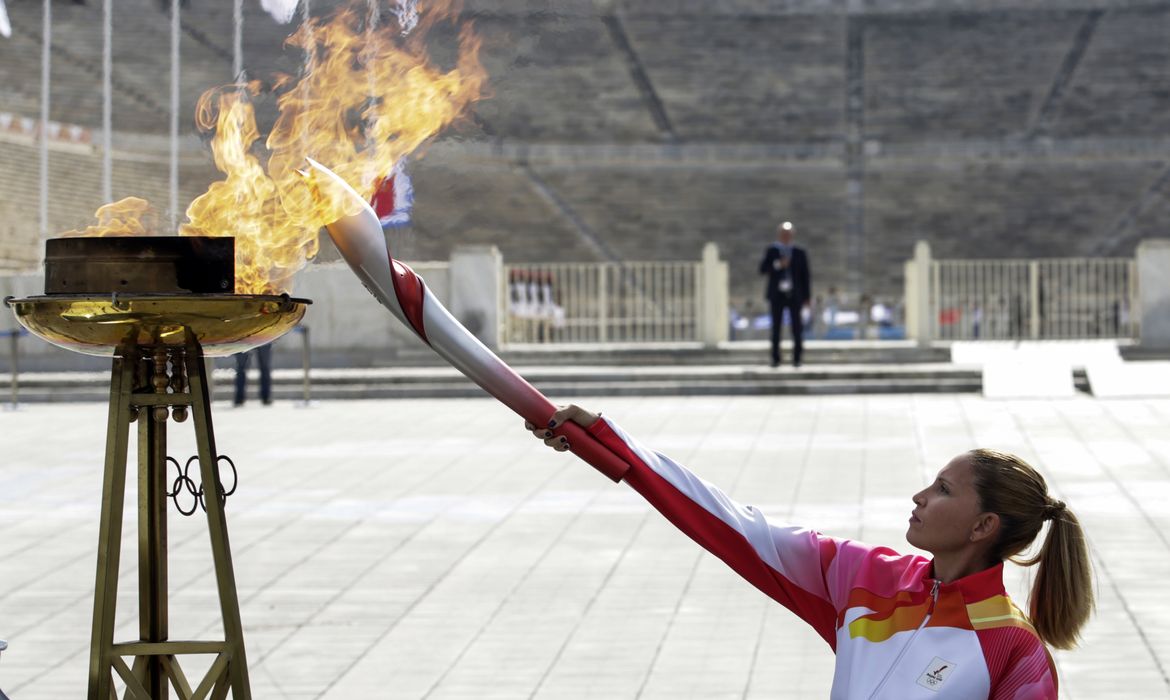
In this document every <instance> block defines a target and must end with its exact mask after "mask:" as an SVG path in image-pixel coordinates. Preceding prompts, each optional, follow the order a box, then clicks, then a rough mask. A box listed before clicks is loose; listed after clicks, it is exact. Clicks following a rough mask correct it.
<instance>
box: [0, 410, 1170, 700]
mask: <svg viewBox="0 0 1170 700" xmlns="http://www.w3.org/2000/svg"><path fill="white" fill-rule="evenodd" d="M581 403H585V404H586V405H590V406H593V407H595V408H598V409H603V410H604V411H605V412H606V413H607V414H608V415H610V416H612V417H614V418H616V419H617V420H618V421H619V422H620V423H621V424H622V425H623V426H624V427H626V428H627V429H628V430H629V431H630V432H632V433H633V434H635V435H636V436H638V437H640V438H641V439H642V440H643V441H644V442H647V443H648V444H650V445H652V446H654V447H656V448H658V449H660V450H662V451H665V452H668V453H670V454H672V455H673V456H675V457H676V458H678V459H680V460H681V461H683V462H684V463H686V464H688V465H690V466H691V467H692V468H693V469H695V470H696V471H698V472H700V473H701V474H703V475H704V476H706V477H708V478H709V479H711V480H713V481H715V482H716V483H718V484H720V485H722V486H723V487H725V488H726V489H727V490H728V491H730V492H731V493H732V494H733V495H735V496H736V497H737V498H739V499H740V500H741V501H744V502H749V503H753V504H755V505H757V506H759V507H761V508H762V509H764V510H765V511H768V512H770V513H772V514H774V515H776V516H778V517H782V518H789V519H791V520H793V521H796V522H800V523H807V524H811V525H815V526H816V527H818V528H819V529H821V530H824V531H826V532H829V533H832V534H836V535H841V536H846V537H858V538H863V539H866V540H869V541H873V542H882V543H888V544H891V545H894V546H897V547H899V548H903V549H904V548H906V547H907V545H906V544H905V542H904V540H903V538H902V534H903V531H904V529H905V523H906V518H907V517H908V515H909V511H910V508H911V503H910V495H911V494H912V493H913V492H914V491H916V490H917V489H919V488H920V487H921V486H922V484H923V483H924V482H925V481H926V480H927V479H928V478H929V477H930V476H932V475H933V473H934V472H935V471H936V470H937V469H938V468H940V467H941V466H942V465H943V464H944V463H945V462H946V461H947V460H948V459H949V458H950V457H951V456H953V455H954V454H956V453H958V452H961V451H963V450H965V449H967V448H969V447H971V446H974V445H986V446H995V447H999V448H1003V449H1008V450H1013V451H1017V452H1019V453H1021V454H1022V455H1023V456H1025V457H1026V458H1028V459H1029V460H1032V461H1033V463H1034V464H1036V465H1038V466H1039V467H1041V468H1042V469H1043V471H1044V472H1045V473H1046V475H1047V476H1048V477H1049V478H1050V480H1051V482H1052V483H1053V485H1054V487H1055V490H1056V491H1057V492H1058V494H1059V496H1060V497H1061V498H1063V499H1064V500H1066V501H1067V502H1068V503H1069V505H1070V507H1071V508H1073V509H1075V511H1076V512H1077V513H1078V515H1080V516H1081V518H1082V519H1083V520H1084V521H1085V523H1086V526H1087V528H1088V531H1089V533H1090V535H1091V537H1092V545H1093V551H1094V555H1095V559H1096V575H1097V580H1098V596H1099V603H1098V609H1097V614H1096V617H1095V618H1094V619H1093V621H1092V622H1091V624H1090V626H1089V627H1088V630H1087V633H1086V635H1085V640H1084V644H1083V646H1082V648H1081V649H1080V650H1078V651H1075V652H1071V653H1058V654H1057V655H1056V658H1057V662H1058V664H1059V667H1060V673H1061V677H1062V681H1063V690H1064V693H1063V696H1064V697H1068V698H1107V697H1118V698H1158V697H1170V679H1168V677H1167V673H1168V670H1170V604H1168V603H1166V602H1164V601H1163V600H1162V597H1163V593H1162V592H1161V588H1162V586H1163V585H1165V581H1167V580H1170V556H1168V555H1170V542H1168V539H1167V538H1168V534H1167V533H1170V458H1168V457H1167V456H1168V455H1170V401H1168V400H1160V401H1112V402H1110V401H1099V400H1094V399H1091V398H1087V397H1083V396H1082V397H1078V398H1075V399H1070V400H1065V401H1019V402H989V401H986V400H984V399H982V398H979V397H978V396H974V395H898V396H858V397H849V396H833V397H808V398H797V397H792V398H787V397H785V398H770V397H741V398H719V397H714V398H712V397H704V398H669V399H629V398H623V399H596V400H591V401H582V402H581ZM216 411H217V413H216V420H217V421H218V424H217V434H218V442H219V447H220V449H221V451H222V452H224V453H225V454H228V455H230V456H231V457H232V458H234V459H235V461H236V463H237V464H238V465H239V467H240V473H241V483H240V488H239V492H238V493H237V494H236V495H234V496H233V497H232V498H231V500H230V501H229V518H230V526H231V535H232V543H233V547H234V555H235V563H236V570H237V576H238V579H239V589H240V594H241V598H242V601H243V618H244V626H245V630H246V636H247V644H248V654H249V659H250V663H251V667H252V671H251V678H252V686H253V690H254V695H255V697H257V698H259V699H261V700H268V699H270V698H338V699H347V700H348V699H352V698H422V697H428V698H496V697H498V698H528V697H539V698H555V699H557V700H560V699H573V698H605V699H607V700H610V699H619V698H635V697H641V698H680V697H694V698H723V697H729V698H730V697H735V698H739V697H753V698H755V697H759V698H765V697H767V698H774V697H780V698H824V697H827V696H828V689H829V683H830V679H831V668H832V661H833V659H832V655H831V653H830V651H829V649H828V647H827V646H826V645H825V644H824V643H823V642H822V641H820V639H819V638H818V637H816V636H815V635H813V634H812V633H811V632H810V631H809V630H807V629H805V628H804V626H803V624H802V623H800V622H799V621H797V620H795V619H794V617H793V616H792V615H791V614H789V613H788V612H787V611H785V610H784V609H783V608H781V607H779V606H778V605H775V604H771V603H769V601H768V600H766V599H765V598H763V597H762V596H761V595H760V594H758V593H756V592H755V591H754V590H753V589H752V588H750V587H749V586H748V585H747V584H745V583H742V582H741V581H739V580H738V579H737V578H736V577H734V576H733V575H731V574H730V573H729V572H728V571H727V570H725V568H724V567H723V566H722V564H720V563H719V562H718V561H716V560H715V559H714V558H713V557H710V556H709V555H705V554H703V553H702V552H701V551H700V550H699V549H698V548H697V547H696V546H695V545H693V544H691V543H690V542H689V541H687V540H685V539H684V538H683V537H682V536H680V535H679V534H677V532H676V531H674V530H673V529H672V528H671V527H670V526H668V525H667V524H666V523H665V522H664V521H663V520H662V519H661V518H660V517H659V516H657V515H656V514H653V513H650V512H648V510H647V508H646V507H645V506H644V505H643V504H642V503H641V501H640V500H638V499H637V498H635V497H633V496H632V495H631V492H629V491H628V489H627V488H626V487H624V486H621V485H614V484H611V483H609V482H608V481H607V480H605V479H604V478H603V477H601V476H600V475H598V474H596V473H594V472H593V471H592V470H591V469H589V468H588V467H586V466H584V465H583V464H581V463H579V462H576V461H575V459H574V458H571V457H569V456H566V455H556V454H553V453H551V452H548V451H547V450H546V449H545V448H544V447H543V446H541V445H539V444H538V443H537V442H536V441H535V440H533V439H531V438H530V437H528V436H527V435H526V434H524V433H523V432H522V431H521V430H520V428H519V426H518V424H517V420H516V418H515V417H514V416H513V415H511V414H510V413H509V412H508V411H507V410H506V409H504V408H503V407H501V406H500V405H498V404H496V403H495V402H493V401H490V400H412V401H366V402H358V401H355V402H328V403H321V404H319V405H317V406H315V407H311V408H297V407H295V406H293V405H292V404H290V403H279V404H277V405H275V406H273V407H271V408H264V407H261V406H253V405H249V406H247V407H245V408H243V409H237V410H233V409H231V408H230V407H228V406H225V405H218V406H217V408H216ZM188 425H189V424H188ZM104 426H105V407H104V405H101V404H96V403H94V404H49V405H45V404H42V405H34V406H28V407H25V408H22V409H21V410H19V411H15V412H13V411H7V412H0V637H4V638H6V639H8V640H9V642H10V644H11V648H10V650H9V651H7V652H5V653H4V655H3V659H2V660H0V687H2V688H3V689H4V690H5V691H7V692H8V693H9V694H10V695H11V696H12V697H13V698H14V700H35V699H36V698H45V699H53V700H59V699H61V698H77V697H82V696H83V695H84V686H85V677H86V663H87V648H88V643H89V625H90V610H91V599H92V588H93V568H94V558H95V545H96V540H97V536H96V524H97V520H98V505H99V504H98V501H99V497H100V480H101V474H100V464H101V455H102V449H103V440H104V435H103V431H104ZM171 448H172V449H171V454H172V455H173V456H176V457H178V458H180V459H183V460H185V458H186V456H187V455H189V454H191V453H192V450H191V437H190V428H189V427H188V426H187V425H183V426H179V427H178V428H177V429H175V430H174V431H173V432H172V436H171ZM131 483H133V480H132V482H131ZM131 512H132V511H131ZM170 522H171V555H172V558H171V581H172V584H171V585H172V596H173V602H172V612H171V629H172V637H173V638H180V639H181V638H212V637H214V636H215V635H216V634H217V624H218V623H217V620H218V614H217V612H216V603H215V595H214V588H213V584H212V580H211V578H210V576H209V570H210V569H209V567H210V553H209V547H208V546H207V539H206V534H205V533H206V526H205V523H204V522H203V521H201V520H198V519H196V518H182V517H179V516H177V515H175V516H174V517H172V518H171V521H170ZM134 537H135V533H134V523H133V522H128V523H127V532H126V545H125V547H126V549H125V550H124V551H125V552H126V556H124V557H123V564H124V566H123V573H122V577H123V578H122V580H123V582H124V585H123V586H122V590H123V592H124V594H125V595H124V596H123V598H122V600H121V603H120V607H119V620H120V621H121V625H122V630H121V634H120V635H119V636H120V638H129V637H131V636H136V630H137V624H136V617H135V613H136V610H135V600H136V598H135V596H136V593H137V587H136V586H135V585H134V581H135V578H134V576H135V570H134V567H135V563H136V558H135V557H134V555H133V553H132V549H130V548H131V547H132V546H133V543H134V541H135V540H134ZM1012 585H1013V586H1015V587H1016V589H1017V591H1018V592H1017V593H1016V595H1017V596H1018V597H1020V598H1022V597H1023V572H1022V571H1021V570H1019V569H1015V570H1014V571H1013V572H1012ZM187 665H188V667H192V666H194V664H192V663H188V664H187ZM189 670H190V668H189Z"/></svg>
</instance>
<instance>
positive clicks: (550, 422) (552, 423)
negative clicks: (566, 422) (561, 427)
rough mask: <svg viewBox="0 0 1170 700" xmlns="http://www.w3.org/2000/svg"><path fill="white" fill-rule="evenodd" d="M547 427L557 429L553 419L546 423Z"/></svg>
mask: <svg viewBox="0 0 1170 700" xmlns="http://www.w3.org/2000/svg"><path fill="white" fill-rule="evenodd" d="M548 427H550V428H555V427H557V421H556V419H555V418H554V419H552V420H550V421H549V422H548Z"/></svg>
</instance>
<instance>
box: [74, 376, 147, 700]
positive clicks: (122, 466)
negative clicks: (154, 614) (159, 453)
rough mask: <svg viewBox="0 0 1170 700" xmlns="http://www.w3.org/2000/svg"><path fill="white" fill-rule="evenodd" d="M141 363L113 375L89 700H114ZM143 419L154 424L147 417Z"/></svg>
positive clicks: (103, 480) (95, 592)
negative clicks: (129, 465) (133, 404)
mask: <svg viewBox="0 0 1170 700" xmlns="http://www.w3.org/2000/svg"><path fill="white" fill-rule="evenodd" d="M137 361H138V358H137V357H136V356H135V355H130V357H115V358H114V362H113V369H112V371H111V374H110V411H109V417H108V419H107V421H106V466H105V476H104V477H103V479H102V515H101V522H100V525H99V526H98V554H97V581H96V583H95V584H94V595H93V627H92V629H91V636H90V645H89V695H88V698H89V700H109V698H110V694H111V683H112V679H111V677H110V656H109V655H110V654H111V653H113V652H112V648H111V647H112V646H113V643H114V620H115V612H116V608H117V602H118V564H119V560H120V558H121V553H122V511H123V505H124V501H125V498H126V450H127V443H128V442H129V433H130V394H131V392H132V391H133V390H134V375H135V370H136V367H135V363H136V362H137ZM140 420H149V418H148V417H147V416H146V414H145V412H143V415H142V417H141V418H140Z"/></svg>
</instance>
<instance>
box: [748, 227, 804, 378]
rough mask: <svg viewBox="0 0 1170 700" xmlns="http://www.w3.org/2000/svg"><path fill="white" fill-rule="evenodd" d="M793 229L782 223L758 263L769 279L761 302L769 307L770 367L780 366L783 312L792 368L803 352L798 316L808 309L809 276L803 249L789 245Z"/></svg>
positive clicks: (800, 320)
mask: <svg viewBox="0 0 1170 700" xmlns="http://www.w3.org/2000/svg"><path fill="white" fill-rule="evenodd" d="M795 238H796V228H795V227H794V226H793V225H792V222H789V221H785V222H784V223H782V224H780V226H779V228H777V229H776V239H777V240H776V242H775V243H773V244H772V245H770V246H768V249H767V250H766V251H764V259H763V260H761V261H760V274H761V275H767V276H768V286H767V287H766V288H765V289H764V298H765V299H767V300H768V303H769V304H770V305H771V307H772V366H773V367H778V366H779V365H780V328H781V326H782V325H783V323H784V311H785V310H787V311H788V323H789V325H791V326H792V366H793V367H799V366H800V356H801V354H802V353H803V351H804V319H803V318H801V312H802V311H803V310H804V309H805V308H806V307H807V306H808V304H809V299H810V298H811V295H810V293H809V292H810V287H811V283H812V274H811V273H810V272H809V267H808V255H807V254H805V252H804V250H803V249H802V248H797V247H796V246H795V245H793V244H792V241H793V240H794V239H795Z"/></svg>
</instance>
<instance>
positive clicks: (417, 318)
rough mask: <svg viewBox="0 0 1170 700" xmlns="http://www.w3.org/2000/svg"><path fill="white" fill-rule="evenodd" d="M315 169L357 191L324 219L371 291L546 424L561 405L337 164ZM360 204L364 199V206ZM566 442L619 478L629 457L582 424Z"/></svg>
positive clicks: (568, 426) (524, 413)
mask: <svg viewBox="0 0 1170 700" xmlns="http://www.w3.org/2000/svg"><path fill="white" fill-rule="evenodd" d="M309 165H310V167H311V169H312V170H311V173H307V174H310V175H315V176H316V177H320V178H325V179H326V181H327V182H328V183H329V184H328V186H329V188H330V189H331V190H332V191H333V192H334V193H344V194H343V195H342V196H349V197H352V198H353V199H354V202H353V206H351V207H349V210H351V211H352V210H353V209H354V208H357V213H356V214H351V215H348V216H345V217H343V218H341V219H338V220H337V221H334V222H333V223H331V224H329V225H328V226H326V229H327V230H328V231H329V236H330V238H332V239H333V243H334V244H335V245H336V246H337V249H338V251H340V253H341V255H342V257H344V258H345V261H346V262H347V263H349V266H350V268H351V269H352V270H353V271H354V273H355V274H356V275H357V276H358V279H360V280H361V282H362V284H363V285H365V288H366V290H367V291H369V292H370V293H371V294H372V295H374V298H375V299H377V300H378V301H379V302H380V303H381V304H382V305H383V306H385V307H386V309H388V310H389V311H390V313H391V314H393V315H394V317H395V318H397V319H398V320H399V321H401V322H402V323H404V324H406V325H407V326H408V327H409V328H410V329H411V330H413V331H414V332H415V334H417V335H418V336H419V338H421V339H422V341H423V342H424V343H426V344H427V345H429V346H430V347H431V349H433V350H434V351H435V352H436V353H438V355H439V356H440V357H442V358H443V359H444V360H446V361H447V362H449V363H450V364H451V365H452V366H453V367H455V369H457V370H459V371H460V372H462V373H463V374H464V375H466V376H467V377H468V378H469V379H471V380H472V381H473V382H475V383H476V384H478V385H479V386H480V387H482V388H483V390H484V391H486V392H487V393H489V394H491V395H492V396H494V397H495V398H496V399H498V400H499V401H500V402H502V403H503V404H504V405H506V406H508V407H509V408H511V409H512V410H513V411H515V412H516V413H517V414H519V415H520V416H521V417H523V418H524V419H525V420H527V421H529V422H530V423H532V424H533V425H538V426H539V425H546V424H547V423H548V421H549V418H550V417H551V416H552V414H553V412H554V411H556V406H555V405H554V404H553V403H552V402H551V401H549V400H548V398H547V397H545V395H544V394H542V393H541V392H540V391H539V390H537V389H536V387H534V386H532V385H531V384H529V383H528V381H527V380H525V379H524V378H523V377H521V376H520V375H519V374H517V373H516V371H515V370H514V369H512V368H511V367H510V366H509V365H508V364H507V363H506V362H504V361H503V360H501V359H500V358H499V356H497V355H496V354H495V353H493V352H492V351H491V350H490V349H489V348H488V347H487V346H485V345H484V344H483V343H482V342H480V340H479V339H478V338H476V337H475V335H473V334H472V333H471V332H470V331H469V330H467V329H466V328H465V327H464V326H463V324H461V323H459V321H458V320H457V319H456V318H455V317H454V316H452V315H451V312H449V311H448V310H447V308H446V307H445V306H443V305H442V304H441V303H439V300H438V299H437V298H435V295H434V294H432V293H431V291H430V289H428V288H427V285H426V283H425V282H424V281H423V279H422V277H420V276H419V275H417V274H415V272H414V270H411V269H410V267H408V266H406V265H404V264H403V263H401V262H399V261H398V260H395V259H394V257H393V256H392V255H391V252H390V249H389V246H388V245H387V243H386V237H385V235H384V233H383V231H382V225H381V224H380V223H379V221H378V215H377V214H376V213H374V210H373V209H372V208H371V207H370V205H369V204H368V203H366V201H365V200H364V199H363V198H362V197H361V196H360V195H359V194H358V193H357V192H355V191H354V190H353V188H352V187H350V186H349V184H348V183H346V182H345V181H344V180H343V179H341V177H339V176H338V175H337V174H336V173H334V172H333V171H332V170H329V169H328V168H326V167H325V166H323V165H321V164H320V163H317V162H316V161H314V160H312V159H309ZM359 205H360V206H359ZM554 433H556V434H558V435H565V436H566V437H567V438H568V440H569V446H570V447H569V449H570V451H572V452H573V453H574V454H576V455H577V456H578V457H580V458H582V459H584V460H585V461H586V462H588V463H589V464H590V465H592V466H593V467H594V468H596V469H597V470H598V471H600V472H601V473H603V474H605V475H606V476H608V477H609V478H610V479H613V480H614V481H619V480H620V479H621V478H622V476H623V475H624V474H625V472H626V470H628V469H629V465H628V464H627V463H626V462H625V461H624V460H623V459H622V458H621V457H619V456H618V455H616V454H614V453H613V452H612V451H610V450H609V449H608V448H607V447H605V446H604V445H602V444H601V443H600V442H599V441H598V440H597V439H596V438H594V437H593V435H591V434H590V433H589V432H587V431H586V430H585V429H584V428H582V427H581V426H579V425H577V424H576V423H572V422H566V423H564V424H563V425H561V426H560V427H558V428H556V429H555V430H554Z"/></svg>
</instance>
